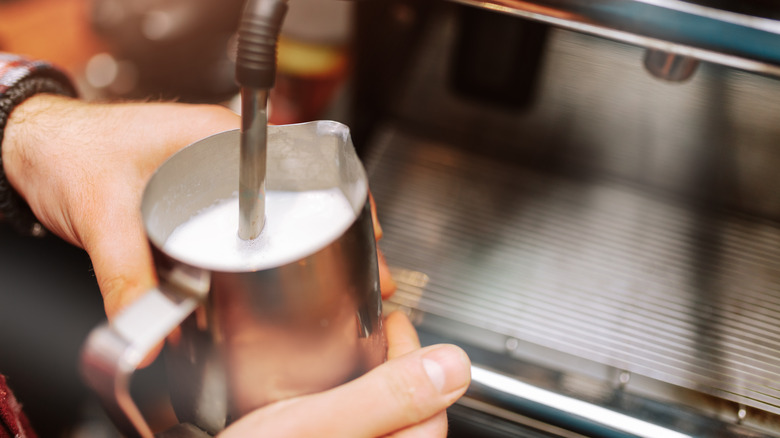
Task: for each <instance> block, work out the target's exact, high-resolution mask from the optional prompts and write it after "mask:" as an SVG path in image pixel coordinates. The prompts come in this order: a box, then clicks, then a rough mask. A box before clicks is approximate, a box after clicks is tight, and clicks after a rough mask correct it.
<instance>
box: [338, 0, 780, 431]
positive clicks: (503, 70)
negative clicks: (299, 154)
mask: <svg viewBox="0 0 780 438" xmlns="http://www.w3.org/2000/svg"><path fill="white" fill-rule="evenodd" d="M356 17H357V20H356V26H357V30H358V35H357V38H356V40H357V41H358V45H357V49H358V50H357V55H358V62H357V65H356V70H355V71H356V77H355V80H354V81H355V83H354V90H355V92H354V96H353V97H354V99H353V105H354V116H353V117H354V118H355V121H354V122H352V123H353V129H354V130H355V131H356V132H357V133H358V135H362V137H361V139H360V140H359V141H358V143H365V144H367V145H368V146H367V148H366V150H365V152H364V153H365V155H366V157H367V163H368V166H367V167H368V170H369V174H370V178H371V187H372V193H373V194H374V196H375V198H376V201H377V205H378V208H379V218H380V222H381V223H382V226H383V229H384V231H385V238H384V240H383V241H382V242H381V243H380V245H381V247H382V249H383V251H384V252H385V254H386V256H387V259H388V262H389V263H390V265H391V266H394V267H395V268H394V269H395V274H396V280H397V282H398V283H399V290H398V292H397V293H396V295H395V296H394V297H393V298H392V303H391V305H392V306H395V307H397V308H400V309H403V310H406V311H407V312H409V313H410V314H411V315H412V317H413V318H414V320H415V322H416V323H417V326H418V328H419V330H420V332H421V335H422V337H423V339H424V340H425V341H426V342H429V343H433V342H455V343H458V344H459V345H462V346H464V347H465V348H467V350H468V351H469V353H470V355H471V357H472V360H473V362H474V369H473V371H474V372H473V377H474V383H473V385H472V387H471V389H470V390H469V392H468V393H467V395H466V397H464V398H463V399H462V400H461V401H460V402H459V403H458V404H457V405H456V406H455V407H453V408H452V409H451V419H452V426H453V427H452V434H453V436H474V435H475V434H477V435H479V436H517V435H518V434H520V435H521V436H550V435H554V436H776V435H777V434H778V433H780V245H778V244H779V243H780V222H778V221H779V220H780V172H778V171H777V169H778V164H780V147H779V146H780V81H778V76H779V73H780V62H779V61H780V56H779V55H780V21H778V18H779V17H780V13H779V12H778V10H777V8H776V7H775V6H773V5H772V4H771V3H770V2H705V1H699V2H682V1H652V2H651V1H596V2H581V1H536V2H520V1H514V0H485V1H479V0H473V1H472V0H465V1H462V2H448V1H442V2H425V4H424V5H420V4H419V2H408V1H402V0H397V1H380V2H365V3H359V4H358V13H357V14H356ZM366 23H371V25H369V24H366ZM388 38H391V39H393V40H394V41H395V42H396V44H395V46H397V47H399V48H397V49H395V50H394V49H393V44H390V43H389V42H388ZM376 47H383V48H384V49H387V50H384V51H377V50H375V49H376ZM372 48H374V50H372ZM387 71H391V72H393V73H392V74H387V73H386V72H387ZM520 429H522V432H520V431H519V430H520ZM459 433H460V435H458V434H459ZM536 434H538V435H536Z"/></svg>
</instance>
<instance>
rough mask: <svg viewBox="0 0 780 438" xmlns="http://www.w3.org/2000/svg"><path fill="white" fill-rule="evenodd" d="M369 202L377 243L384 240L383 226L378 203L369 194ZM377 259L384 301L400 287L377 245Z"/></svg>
mask: <svg viewBox="0 0 780 438" xmlns="http://www.w3.org/2000/svg"><path fill="white" fill-rule="evenodd" d="M368 200H369V202H370V203H371V221H372V222H373V223H374V237H375V238H376V240H377V242H378V241H379V240H381V239H382V235H383V232H382V226H381V225H380V224H379V218H378V217H377V214H376V202H374V195H372V194H371V192H368ZM376 258H377V261H378V262H379V289H380V290H381V291H382V299H387V298H390V297H391V296H392V295H393V293H395V290H396V289H397V287H398V285H396V283H395V280H393V276H392V274H390V268H389V267H388V266H387V260H385V255H384V254H382V250H380V249H379V245H378V244H377V248H376Z"/></svg>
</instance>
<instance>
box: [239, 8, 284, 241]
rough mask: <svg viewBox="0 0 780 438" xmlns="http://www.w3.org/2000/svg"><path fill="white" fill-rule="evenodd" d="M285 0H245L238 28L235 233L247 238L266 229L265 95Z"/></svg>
mask: <svg viewBox="0 0 780 438" xmlns="http://www.w3.org/2000/svg"><path fill="white" fill-rule="evenodd" d="M286 13H287V0H248V1H247V3H246V6H245V7H244V12H243V14H242V16H241V24H240V26H239V29H238V53H237V56H236V82H238V85H239V86H240V87H241V154H240V161H239V177H238V209H239V218H238V235H239V237H240V238H241V239H244V240H250V239H254V238H256V237H257V236H259V235H260V232H261V231H263V226H264V225H265V176H266V154H267V147H268V111H267V110H268V93H269V91H270V90H271V88H273V85H274V79H275V77H276V45H277V42H278V40H279V31H280V30H281V27H282V22H283V21H284V16H285V14H286Z"/></svg>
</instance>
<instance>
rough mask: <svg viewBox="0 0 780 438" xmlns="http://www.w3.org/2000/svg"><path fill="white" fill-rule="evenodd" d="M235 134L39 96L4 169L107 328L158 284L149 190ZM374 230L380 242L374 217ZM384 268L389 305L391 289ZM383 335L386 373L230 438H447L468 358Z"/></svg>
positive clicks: (148, 109)
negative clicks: (77, 265)
mask: <svg viewBox="0 0 780 438" xmlns="http://www.w3.org/2000/svg"><path fill="white" fill-rule="evenodd" d="M239 126H240V118H239V117H238V116H237V115H236V114H234V113H233V112H231V111H229V110H227V109H226V108H223V107H220V106H213V105H185V104H177V103H122V104H118V103H105V104H103V103H87V102H83V101H79V100H75V99H70V98H65V97H59V96H51V95H36V96H34V97H32V98H30V99H27V100H26V101H25V102H23V103H22V104H21V105H19V106H17V107H16V108H15V109H14V110H13V112H12V113H11V115H10V117H9V119H8V123H7V126H6V129H5V137H4V139H3V145H2V154H3V155H2V158H3V166H4V168H5V172H6V175H7V177H8V179H9V181H10V182H11V184H12V185H13V186H14V188H15V189H16V190H17V191H18V192H19V193H20V194H21V195H22V197H23V198H24V199H25V200H26V201H27V203H28V204H29V205H30V207H31V208H32V210H33V212H34V213H35V215H36V217H37V218H38V220H39V221H40V222H41V223H42V225H43V226H44V227H46V228H47V229H48V230H49V231H51V232H53V233H54V234H56V235H57V236H59V237H61V238H62V239H64V240H66V241H68V242H70V243H72V244H74V245H77V246H79V247H81V248H84V249H85V250H86V251H87V253H88V254H89V256H90V258H91V260H92V263H93V266H94V269H95V275H96V277H97V281H98V286H99V287H100V291H101V293H102V295H103V301H104V305H105V309H106V314H107V315H108V317H109V318H112V317H114V316H115V315H116V314H117V313H118V312H119V311H121V309H122V308H124V307H125V306H126V305H127V304H129V303H130V302H132V301H133V300H134V299H135V298H137V297H138V296H139V295H141V294H143V293H144V292H145V291H146V290H148V289H149V288H150V287H152V286H153V285H154V284H155V283H156V278H155V275H154V269H153V266H152V261H151V253H150V250H149V247H148V244H147V242H146V238H145V236H144V231H143V226H142V223H141V216H140V205H141V194H142V192H143V188H144V186H145V184H146V182H147V181H148V179H149V178H150V177H151V175H152V173H153V172H154V170H155V169H156V168H157V167H158V166H159V165H160V164H161V163H162V162H163V161H164V160H165V159H166V158H168V157H169V156H170V155H172V154H173V153H175V152H176V151H178V150H179V149H181V148H183V147H184V146H186V145H188V144H190V143H193V142H195V141H197V140H199V139H201V138H204V137H207V136H209V135H212V134H214V133H217V132H221V131H225V130H229V129H235V128H238V127H239ZM372 203H373V199H372ZM374 223H375V232H376V234H377V238H381V234H382V231H381V227H379V223H378V222H377V221H376V216H374ZM379 256H380V282H381V289H382V295H383V297H387V296H389V295H390V294H392V293H393V291H394V290H395V284H394V283H393V281H392V278H391V276H390V275H389V271H388V269H387V264H386V263H385V262H384V258H383V257H382V256H381V253H380V254H379ZM386 328H387V336H388V342H389V350H388V357H389V360H388V362H386V363H385V364H383V365H381V366H380V367H377V368H376V369H375V370H373V371H371V372H370V373H368V374H366V375H365V376H363V377H361V378H359V379H356V380H354V381H352V382H350V383H347V384H345V385H342V386H340V387H337V388H334V389H332V390H330V391H326V392H323V393H319V394H314V395H309V396H305V397H299V398H296V399H292V400H286V401H283V402H279V403H275V404H273V405H270V406H267V407H265V408H262V409H259V410H257V411H254V412H253V413H251V414H249V415H247V416H246V417H244V418H242V419H240V420H239V421H237V422H236V423H234V424H233V425H232V426H231V427H230V428H229V429H227V430H226V431H225V432H224V433H223V436H226V437H236V438H237V437H242V436H263V435H268V436H290V437H292V436H351V437H375V436H396V437H404V438H409V437H421V436H426V437H428V436H432V437H436V436H440V437H444V436H446V431H447V423H446V414H445V412H444V410H445V409H446V407H447V406H449V405H450V404H452V403H454V402H455V400H457V398H458V397H460V396H461V395H462V394H463V393H464V392H465V390H466V388H467V387H468V384H469V381H470V366H469V362H468V357H467V356H466V355H465V353H464V352H463V351H462V350H461V349H459V348H458V347H455V346H452V345H437V346H431V347H427V348H424V349H421V348H420V343H419V340H418V339H417V335H416V333H415V330H414V328H413V326H412V325H411V324H410V323H409V321H408V319H406V318H405V317H404V316H403V315H400V314H392V315H390V316H389V317H388V318H387V320H386ZM432 364H434V365H432ZM436 364H438V365H436ZM432 370H433V371H432ZM367 395H368V397H367ZM356 412H360V415H354V413H356ZM301 418H306V419H307V421H301V420H300V419H301Z"/></svg>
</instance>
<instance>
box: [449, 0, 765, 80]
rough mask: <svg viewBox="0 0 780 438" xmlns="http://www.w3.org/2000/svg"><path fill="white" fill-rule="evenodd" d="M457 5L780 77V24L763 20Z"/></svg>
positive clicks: (513, 4) (613, 0) (495, 2)
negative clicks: (510, 15) (507, 14)
mask: <svg viewBox="0 0 780 438" xmlns="http://www.w3.org/2000/svg"><path fill="white" fill-rule="evenodd" d="M454 1H456V2H458V3H463V4H467V5H472V6H477V7H481V8H486V9H491V10H495V11H499V12H504V13H509V14H513V15H518V16H521V17H525V18H529V19H532V20H538V21H542V22H545V23H548V24H551V25H554V26H557V27H561V28H564V29H569V30H575V31H578V32H584V33H588V34H592V35H598V36H602V37H605V38H609V39H613V40H616V41H622V42H626V43H630V44H635V45H639V46H643V47H648V48H653V49H658V50H664V51H667V52H670V53H675V54H679V55H684V56H690V57H693V58H697V59H701V60H704V61H710V62H714V63H718V64H723V65H728V66H731V67H736V68H740V69H744V70H749V71H754V72H761V73H767V74H773V75H780V21H777V20H773V19H770V18H765V17H763V16H753V15H746V14H739V13H734V12H730V11H725V10H721V9H717V8H711V7H707V6H702V5H698V4H693V3H688V2H683V1H678V0H599V1H582V0H537V1H533V2H531V1H521V0H454ZM765 15H768V16H773V15H774V13H772V14H765Z"/></svg>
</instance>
